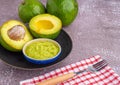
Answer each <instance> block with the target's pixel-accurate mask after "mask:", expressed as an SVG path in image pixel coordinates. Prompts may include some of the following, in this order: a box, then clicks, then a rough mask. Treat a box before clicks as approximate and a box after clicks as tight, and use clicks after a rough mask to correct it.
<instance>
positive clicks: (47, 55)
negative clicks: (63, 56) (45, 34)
mask: <svg viewBox="0 0 120 85" xmlns="http://www.w3.org/2000/svg"><path fill="white" fill-rule="evenodd" d="M60 53H61V47H60V45H59V43H58V42H56V41H55V40H52V39H46V38H45V39H44V38H40V39H34V40H31V41H29V42H28V43H26V44H25V46H24V47H23V54H24V55H25V58H26V59H27V60H28V61H30V62H31V61H32V63H34V62H35V63H36V62H37V63H38V62H40V63H41V62H43V61H45V63H47V62H48V63H49V62H50V61H52V62H53V61H55V60H56V59H57V57H59V55H60ZM33 61H34V62H33Z"/></svg>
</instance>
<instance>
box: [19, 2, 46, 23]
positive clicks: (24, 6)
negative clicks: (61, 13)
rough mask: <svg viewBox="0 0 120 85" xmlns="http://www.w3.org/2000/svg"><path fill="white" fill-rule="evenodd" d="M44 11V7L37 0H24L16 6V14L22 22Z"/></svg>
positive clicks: (26, 21)
mask: <svg viewBox="0 0 120 85" xmlns="http://www.w3.org/2000/svg"><path fill="white" fill-rule="evenodd" d="M43 13H45V7H44V5H43V4H42V3H41V2H40V1H39V0H24V1H23V2H22V3H21V4H20V5H19V7H18V14H19V17H20V19H21V20H22V21H23V22H24V23H28V22H29V21H30V19H31V18H32V17H34V16H36V15H38V14H43Z"/></svg>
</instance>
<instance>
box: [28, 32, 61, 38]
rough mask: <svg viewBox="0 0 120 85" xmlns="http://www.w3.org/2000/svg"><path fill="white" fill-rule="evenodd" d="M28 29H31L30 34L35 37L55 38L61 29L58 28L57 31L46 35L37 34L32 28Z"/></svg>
mask: <svg viewBox="0 0 120 85" xmlns="http://www.w3.org/2000/svg"><path fill="white" fill-rule="evenodd" d="M30 31H31V33H32V35H33V36H34V37H35V38H50V39H55V38H56V37H57V36H58V35H59V34H60V32H61V30H60V31H58V32H56V33H54V34H48V35H46V34H38V33H36V32H35V31H33V30H30Z"/></svg>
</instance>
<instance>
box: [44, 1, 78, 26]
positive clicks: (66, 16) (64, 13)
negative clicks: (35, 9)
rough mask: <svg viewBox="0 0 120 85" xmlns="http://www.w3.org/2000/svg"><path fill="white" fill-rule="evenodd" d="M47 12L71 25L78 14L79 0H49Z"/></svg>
mask: <svg viewBox="0 0 120 85" xmlns="http://www.w3.org/2000/svg"><path fill="white" fill-rule="evenodd" d="M46 9H47V12H48V13H50V14H53V15H55V16H57V17H59V18H60V19H61V21H62V24H63V26H67V25H70V24H71V23H72V22H73V21H74V19H75V18H76V16H77V13H78V3H77V0H47V5H46Z"/></svg>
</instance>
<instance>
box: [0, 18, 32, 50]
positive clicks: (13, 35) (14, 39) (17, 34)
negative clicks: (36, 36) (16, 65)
mask: <svg viewBox="0 0 120 85" xmlns="http://www.w3.org/2000/svg"><path fill="white" fill-rule="evenodd" d="M32 39H33V37H32V36H31V34H30V33H29V31H28V29H27V28H26V26H25V25H24V24H23V23H21V22H19V21H17V20H9V21H7V22H5V23H3V25H2V26H1V29H0V43H1V45H2V46H3V47H4V48H6V49H7V50H9V51H13V52H18V51H21V50H22V48H23V46H24V44H25V43H26V42H28V41H30V40H32Z"/></svg>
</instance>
